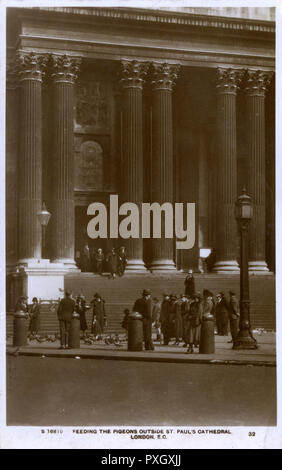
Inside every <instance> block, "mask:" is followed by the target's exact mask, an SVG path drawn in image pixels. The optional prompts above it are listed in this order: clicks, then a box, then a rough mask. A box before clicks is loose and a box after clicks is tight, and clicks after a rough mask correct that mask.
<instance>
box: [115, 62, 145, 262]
mask: <svg viewBox="0 0 282 470" xmlns="http://www.w3.org/2000/svg"><path fill="white" fill-rule="evenodd" d="M121 68H122V70H121V75H122V78H121V85H122V88H123V104H124V106H123V115H124V126H123V158H124V160H123V171H124V175H123V189H122V196H123V199H124V201H125V202H133V203H135V204H136V205H137V206H138V207H139V214H140V219H141V204H142V202H143V134H142V94H143V93H142V89H143V80H144V77H145V75H146V72H147V69H148V64H147V63H145V62H138V61H127V60H124V61H122V62H121ZM140 221H141V220H140ZM140 221H139V226H140V230H141V225H140ZM124 244H125V245H126V252H127V260H128V262H127V266H126V270H127V271H132V270H134V271H135V270H144V269H145V266H144V262H143V240H142V238H141V237H140V238H129V239H127V240H124Z"/></svg>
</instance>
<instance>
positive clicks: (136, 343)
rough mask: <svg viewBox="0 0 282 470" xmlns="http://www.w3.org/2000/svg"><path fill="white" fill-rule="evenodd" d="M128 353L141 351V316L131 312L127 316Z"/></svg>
mask: <svg viewBox="0 0 282 470" xmlns="http://www.w3.org/2000/svg"><path fill="white" fill-rule="evenodd" d="M127 349H128V351H143V321H142V315H140V313H138V312H132V313H130V314H129V315H128V348H127Z"/></svg>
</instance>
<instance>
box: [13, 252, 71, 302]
mask: <svg viewBox="0 0 282 470" xmlns="http://www.w3.org/2000/svg"><path fill="white" fill-rule="evenodd" d="M67 272H68V269H67V268H66V267H65V266H64V264H62V263H56V264H55V263H50V260H48V259H39V260H26V259H25V260H23V259H21V260H19V261H18V263H17V264H16V265H15V267H14V274H13V276H12V284H13V285H11V286H10V288H11V292H13V295H14V296H15V297H19V296H20V295H25V296H27V297H28V303H31V301H32V298H33V297H37V298H38V300H58V299H60V298H61V297H63V295H64V276H65V274H66V273H67ZM16 300H17V299H16V298H15V299H13V303H14V304H15V303H16Z"/></svg>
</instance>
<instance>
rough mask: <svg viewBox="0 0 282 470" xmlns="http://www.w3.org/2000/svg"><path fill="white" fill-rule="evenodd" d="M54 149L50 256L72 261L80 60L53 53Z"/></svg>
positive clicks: (68, 261)
mask: <svg viewBox="0 0 282 470" xmlns="http://www.w3.org/2000/svg"><path fill="white" fill-rule="evenodd" d="M52 61H53V74H52V79H53V88H54V151H53V188H52V189H53V192H52V197H53V201H52V258H53V261H55V262H61V263H65V264H66V265H68V264H70V265H73V264H74V155H73V118H74V115H73V110H74V83H75V80H76V77H77V72H78V68H79V64H80V60H79V59H76V58H71V57H68V56H53V57H52Z"/></svg>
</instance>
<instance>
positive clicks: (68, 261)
mask: <svg viewBox="0 0 282 470" xmlns="http://www.w3.org/2000/svg"><path fill="white" fill-rule="evenodd" d="M53 263H54V264H60V265H64V266H65V268H66V269H67V270H68V272H76V273H78V272H80V269H79V268H78V267H77V266H76V263H75V261H74V259H72V258H58V259H53V260H52V264H53Z"/></svg>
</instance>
